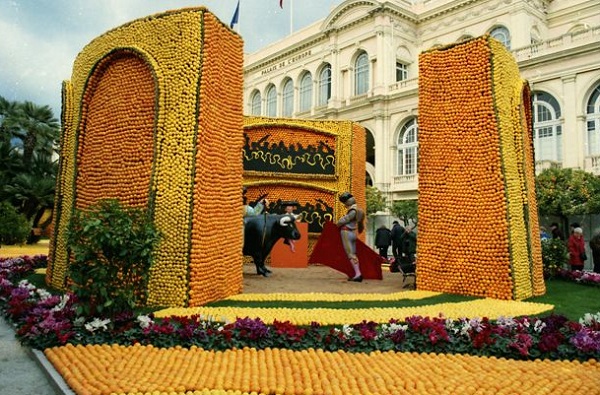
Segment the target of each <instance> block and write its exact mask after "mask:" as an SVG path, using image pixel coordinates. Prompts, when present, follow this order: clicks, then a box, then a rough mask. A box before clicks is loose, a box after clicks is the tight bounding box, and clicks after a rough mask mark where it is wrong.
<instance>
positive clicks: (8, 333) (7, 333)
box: [0, 318, 63, 395]
mask: <svg viewBox="0 0 600 395" xmlns="http://www.w3.org/2000/svg"><path fill="white" fill-rule="evenodd" d="M44 372H45V369H43V368H41V367H40V366H39V365H38V363H37V362H36V358H35V356H34V355H32V354H31V352H30V351H29V350H28V349H26V348H24V347H21V345H20V344H19V342H18V341H17V339H15V334H14V330H13V328H11V327H10V326H9V324H8V323H7V322H6V321H5V320H4V319H3V318H0V394H11V395H55V394H61V393H63V392H62V391H60V390H57V389H55V387H54V386H53V385H52V384H51V381H50V380H49V379H48V377H47V376H46V374H45V373H44Z"/></svg>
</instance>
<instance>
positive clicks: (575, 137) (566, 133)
mask: <svg viewBox="0 0 600 395" xmlns="http://www.w3.org/2000/svg"><path fill="white" fill-rule="evenodd" d="M575 80H576V75H575V74H572V75H568V76H563V77H562V78H561V81H562V90H563V94H562V105H563V108H562V109H561V114H562V118H563V120H564V121H563V135H562V147H563V167H574V168H581V169H583V160H584V145H585V139H584V135H583V132H582V130H581V129H578V127H577V103H578V99H577V89H576V86H575Z"/></svg>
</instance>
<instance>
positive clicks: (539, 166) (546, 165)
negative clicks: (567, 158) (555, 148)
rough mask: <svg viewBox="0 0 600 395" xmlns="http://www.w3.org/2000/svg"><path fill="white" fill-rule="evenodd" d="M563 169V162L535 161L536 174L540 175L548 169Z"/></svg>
mask: <svg viewBox="0 0 600 395" xmlns="http://www.w3.org/2000/svg"><path fill="white" fill-rule="evenodd" d="M560 168H562V162H557V161H554V160H536V161H535V174H540V173H541V172H542V171H544V170H546V169H560Z"/></svg>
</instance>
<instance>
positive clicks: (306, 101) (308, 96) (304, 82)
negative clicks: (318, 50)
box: [300, 72, 312, 111]
mask: <svg viewBox="0 0 600 395" xmlns="http://www.w3.org/2000/svg"><path fill="white" fill-rule="evenodd" d="M311 107H312V76H311V75H310V73H309V72H306V73H304V74H303V75H302V78H301V79H300V111H308V110H310V108H311Z"/></svg>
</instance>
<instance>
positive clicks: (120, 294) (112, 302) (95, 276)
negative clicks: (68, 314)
mask: <svg viewBox="0 0 600 395" xmlns="http://www.w3.org/2000/svg"><path fill="white" fill-rule="evenodd" d="M158 239H159V234H158V231H157V230H156V229H155V227H154V224H153V222H152V219H151V218H150V215H149V214H148V212H146V211H144V210H140V209H134V208H126V207H123V206H121V204H120V203H119V202H118V201H116V200H104V201H100V202H98V204H96V205H94V206H92V207H90V208H88V209H87V210H85V211H80V210H78V211H76V212H75V215H74V216H73V219H72V221H71V223H70V226H69V230H68V232H67V240H68V246H69V248H70V249H71V251H72V252H73V255H74V262H72V263H71V264H70V265H69V270H68V275H69V278H70V279H71V280H72V282H73V284H72V290H73V292H74V293H75V295H76V296H77V297H78V299H79V301H80V307H79V311H78V313H79V314H85V315H91V316H94V315H102V316H108V317H110V316H114V315H116V314H119V313H122V312H125V311H131V310H133V309H134V308H135V307H136V306H143V305H144V304H145V301H146V296H147V283H148V274H149V271H150V266H151V264H152V258H153V250H154V247H155V246H156V244H157V242H158Z"/></svg>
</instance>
